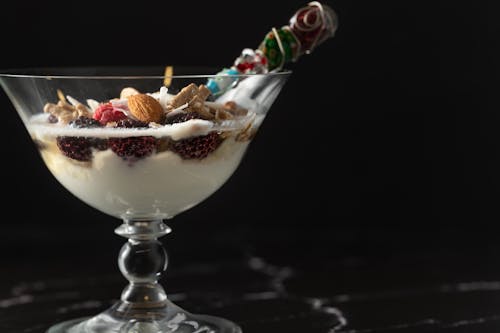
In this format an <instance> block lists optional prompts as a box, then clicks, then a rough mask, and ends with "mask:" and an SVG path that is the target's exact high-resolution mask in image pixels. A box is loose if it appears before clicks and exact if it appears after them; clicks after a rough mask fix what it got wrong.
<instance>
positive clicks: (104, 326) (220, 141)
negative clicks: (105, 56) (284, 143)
mask: <svg viewBox="0 0 500 333" xmlns="http://www.w3.org/2000/svg"><path fill="white" fill-rule="evenodd" d="M216 72H217V69H209V68H204V69H201V68H177V67H175V68H174V73H175V74H174V75H168V71H165V68H153V67H146V68H137V67H133V68H59V69H24V70H12V71H8V73H7V74H0V83H1V85H2V87H3V89H4V90H5V92H6V93H7V95H8V97H9V99H10V100H11V102H12V104H13V105H14V107H15V109H16V111H17V112H18V114H19V116H20V118H21V120H22V122H23V123H24V125H25V127H26V129H27V132H28V133H29V135H30V136H31V137H32V139H33V141H34V143H35V145H36V147H37V148H38V150H39V152H40V155H41V157H42V160H43V161H44V163H45V165H46V166H47V168H48V169H49V170H50V172H51V173H52V175H53V176H54V177H55V178H56V179H57V180H58V181H59V182H60V183H61V184H62V185H63V186H64V187H65V188H66V189H67V190H68V191H69V192H70V193H72V194H73V195H75V196H76V197H78V198H79V199H80V200H82V201H83V202H85V203H86V204H88V205H90V206H91V207H94V208H95V209H98V210H99V211H101V212H103V213H105V214H107V215H109V216H112V217H114V218H116V219H118V220H121V221H122V224H121V225H120V226H118V228H116V229H115V232H116V233H117V234H118V235H120V236H123V237H125V238H127V239H128V241H127V242H126V243H125V245H124V246H123V247H122V249H121V251H120V253H119V257H118V265H119V269H120V271H121V273H122V274H123V276H124V277H125V278H126V279H127V280H128V281H129V284H128V285H127V286H126V287H125V289H124V290H123V292H122V295H121V298H120V300H119V301H118V302H117V303H116V304H114V305H113V306H112V307H110V308H109V309H108V310H106V311H104V312H102V313H100V314H96V315H95V316H94V317H90V318H77V319H74V320H72V321H68V322H63V323H59V324H56V325H55V326H53V327H51V328H50V329H49V330H48V332H49V333H63V332H65V333H98V332H110V333H111V332H120V333H128V332H130V333H132V332H141V333H148V332H151V333H152V332H154V333H167V332H183V333H187V332H214V333H215V332H224V333H230V332H231V333H237V332H241V329H240V328H239V326H238V325H236V324H234V323H232V322H230V321H228V320H225V319H222V318H217V317H213V316H206V315H195V314H191V313H189V312H188V311H185V310H183V309H181V308H180V307H178V306H177V305H175V304H173V303H172V302H171V301H169V299H168V296H167V294H166V292H165V290H164V289H163V287H162V286H161V285H160V284H159V283H158V281H159V279H160V276H161V274H162V272H163V271H164V270H165V269H166V266H167V255H166V252H165V250H164V248H163V246H162V243H161V242H160V241H159V240H158V239H159V238H160V237H162V236H164V235H166V234H167V233H169V232H170V231H171V229H170V228H169V227H168V226H167V225H166V224H165V221H166V220H168V219H171V218H173V217H174V216H176V215H177V214H179V213H181V212H183V211H186V210H188V209H189V208H191V207H193V206H195V205H197V204H199V203H200V202H202V201H203V200H204V199H206V198H207V197H209V196H210V195H211V194H212V193H214V192H215V191H217V190H218V189H219V188H220V187H221V186H222V185H223V184H224V183H225V182H226V181H227V179H228V178H229V177H231V175H232V174H233V173H234V171H235V170H236V169H237V167H238V165H239V163H240V162H241V160H242V158H243V156H244V154H245V152H246V150H247V148H248V146H249V144H250V142H251V140H252V138H253V137H254V135H255V133H256V132H257V130H258V128H259V126H260V124H261V123H262V121H263V120H264V118H265V116H266V113H267V112H268V111H269V109H270V107H271V105H272V104H273V102H274V101H275V99H276V98H277V96H278V95H279V93H280V91H281V89H282V88H283V86H284V84H285V82H286V80H287V79H288V77H289V76H290V74H291V73H290V72H288V71H280V72H273V73H266V74H250V75H224V76H220V75H218V76H217V75H214V74H213V73H216ZM164 73H166V74H167V75H164ZM207 87H208V88H207ZM221 87H222V88H223V89H219V88H221Z"/></svg>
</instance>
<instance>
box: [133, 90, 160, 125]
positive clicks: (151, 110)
mask: <svg viewBox="0 0 500 333" xmlns="http://www.w3.org/2000/svg"><path fill="white" fill-rule="evenodd" d="M128 108H129V109H130V113H132V116H134V117H135V118H137V120H140V121H142V122H145V123H150V122H154V123H159V122H161V120H162V119H163V115H164V113H163V108H162V107H161V105H160V103H159V102H158V101H157V100H156V99H155V98H154V97H151V96H149V95H146V94H137V95H131V96H129V97H128Z"/></svg>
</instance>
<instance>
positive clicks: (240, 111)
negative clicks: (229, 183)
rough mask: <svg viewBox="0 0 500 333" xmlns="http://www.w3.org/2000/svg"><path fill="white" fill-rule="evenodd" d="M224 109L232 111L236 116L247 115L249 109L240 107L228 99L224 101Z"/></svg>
mask: <svg viewBox="0 0 500 333" xmlns="http://www.w3.org/2000/svg"><path fill="white" fill-rule="evenodd" d="M224 109H225V110H227V111H229V112H231V113H232V114H233V115H235V116H245V115H246V114H247V113H248V110H247V109H245V108H242V107H240V106H239V105H238V104H236V102H234V101H227V102H226V103H224Z"/></svg>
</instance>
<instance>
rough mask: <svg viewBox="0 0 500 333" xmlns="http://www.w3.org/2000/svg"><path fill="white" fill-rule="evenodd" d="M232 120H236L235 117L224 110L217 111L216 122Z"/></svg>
mask: <svg viewBox="0 0 500 333" xmlns="http://www.w3.org/2000/svg"><path fill="white" fill-rule="evenodd" d="M232 118H234V116H233V115H232V114H231V113H229V112H228V111H226V110H224V109H216V110H215V120H218V121H220V120H228V119H232Z"/></svg>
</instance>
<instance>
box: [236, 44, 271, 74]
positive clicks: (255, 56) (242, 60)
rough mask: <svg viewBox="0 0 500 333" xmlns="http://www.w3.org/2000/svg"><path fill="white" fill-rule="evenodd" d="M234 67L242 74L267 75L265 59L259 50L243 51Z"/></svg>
mask: <svg viewBox="0 0 500 333" xmlns="http://www.w3.org/2000/svg"><path fill="white" fill-rule="evenodd" d="M234 67H236V69H237V70H238V71H239V72H240V73H243V74H262V73H267V58H266V56H265V55H264V53H263V52H262V51H261V50H252V49H249V48H247V49H243V51H242V52H241V55H240V56H239V57H238V58H237V59H236V60H235V62H234Z"/></svg>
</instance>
